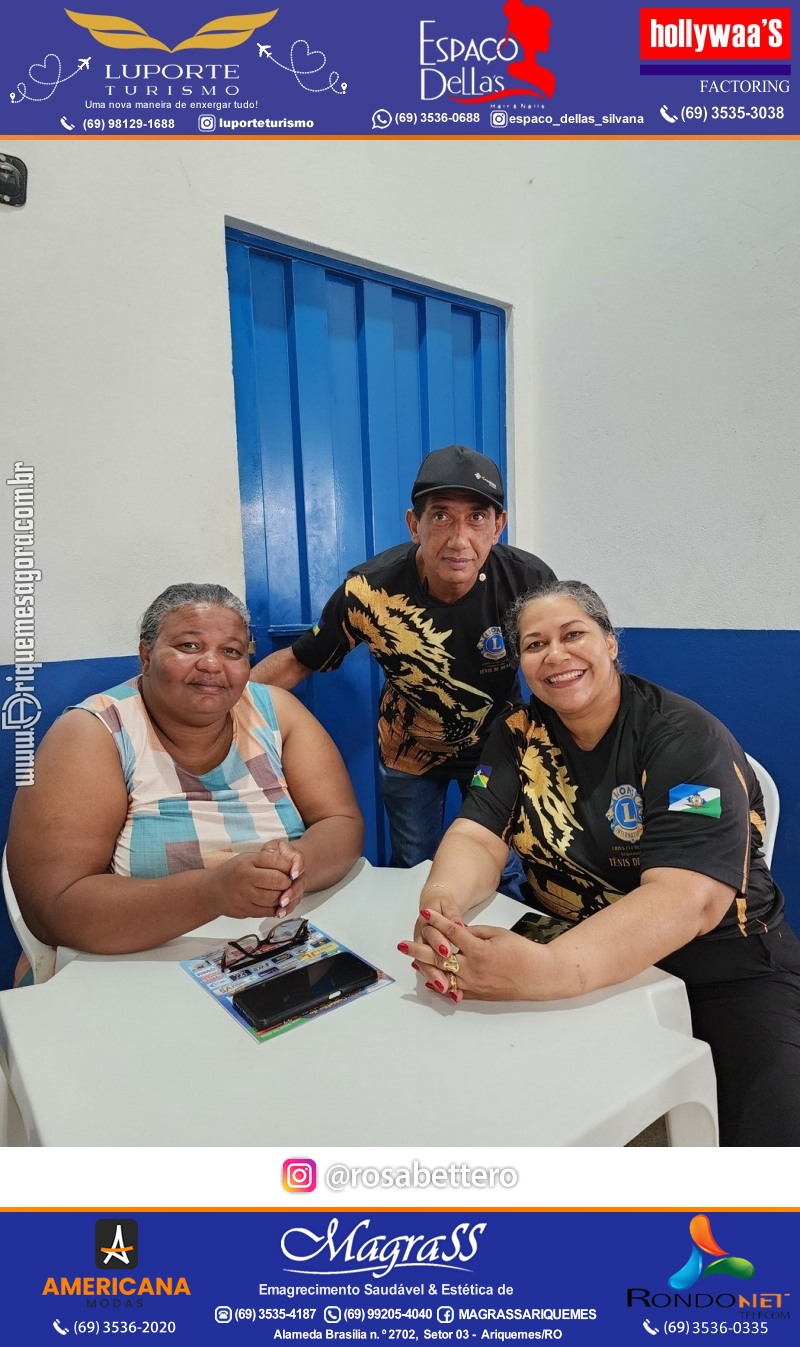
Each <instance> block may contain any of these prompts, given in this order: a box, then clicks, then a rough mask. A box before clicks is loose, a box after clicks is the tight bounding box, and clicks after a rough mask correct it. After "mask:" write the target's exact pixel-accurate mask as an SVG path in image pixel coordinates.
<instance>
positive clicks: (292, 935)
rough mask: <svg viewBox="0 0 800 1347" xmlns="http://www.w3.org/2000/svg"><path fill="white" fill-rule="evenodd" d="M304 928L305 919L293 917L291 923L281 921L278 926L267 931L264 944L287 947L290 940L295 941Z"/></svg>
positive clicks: (263, 938)
mask: <svg viewBox="0 0 800 1347" xmlns="http://www.w3.org/2000/svg"><path fill="white" fill-rule="evenodd" d="M304 926H305V919H304V918H303V917H293V918H292V919H291V920H290V921H279V922H278V924H277V926H273V927H272V928H271V930H269V931H265V932H264V934H263V936H262V937H261V939H262V941H263V942H264V943H268V944H270V945H285V944H286V942H287V941H288V940H295V939H296V938H297V936H298V935H299V934H300V932H301V931H302V929H303V927H304Z"/></svg>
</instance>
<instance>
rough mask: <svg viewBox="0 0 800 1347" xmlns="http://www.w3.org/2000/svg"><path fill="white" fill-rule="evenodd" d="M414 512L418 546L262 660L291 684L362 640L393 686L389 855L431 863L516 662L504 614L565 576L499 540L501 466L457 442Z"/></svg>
mask: <svg viewBox="0 0 800 1347" xmlns="http://www.w3.org/2000/svg"><path fill="white" fill-rule="evenodd" d="M411 500H412V508H411V509H410V510H409V511H408V513H407V514H406V523H407V524H408V527H409V530H410V532H411V538H412V542H411V543H402V544H400V546H398V547H390V548H389V549H388V550H387V551H386V552H381V553H379V555H378V556H376V557H373V558H372V560H371V561H365V562H363V563H362V564H361V565H360V566H354V567H353V569H352V570H351V571H350V573H349V574H348V576H347V579H346V580H345V582H344V584H342V585H340V586H339V588H338V589H337V590H336V592H335V594H333V595H332V596H331V598H330V599H329V600H328V602H327V603H326V605H325V608H324V610H323V613H322V616H321V618H320V620H319V622H318V623H317V625H316V626H315V627H312V628H311V630H310V631H308V632H306V633H305V635H303V636H301V637H300V638H299V640H297V641H295V643H294V645H293V646H291V647H290V648H288V649H286V650H278V651H275V653H274V654H272V655H268V656H267V657H266V659H263V660H261V662H260V663H259V664H257V665H256V667H255V668H254V669H253V671H252V674H251V677H252V678H253V679H254V681H255V682H261V683H273V684H277V685H278V686H279V687H285V688H292V687H295V686H296V684H297V683H299V682H301V680H302V679H303V678H305V677H306V676H307V675H308V674H309V673H312V672H319V673H327V672H328V671H329V670H331V669H336V668H338V667H339V665H340V664H341V662H342V660H343V659H344V657H345V655H347V654H348V653H349V651H350V650H352V649H353V647H354V645H356V644H357V642H359V641H364V642H366V644H367V646H368V647H369V650H370V652H371V654H373V655H374V656H375V658H376V659H377V661H378V663H379V664H380V665H381V667H382V669H383V671H384V674H385V676H386V681H385V682H384V685H383V691H382V694H381V701H380V708H379V711H378V743H379V749H380V779H381V793H382V795H383V802H384V805H385V807H386V812H387V814H388V817H389V829H390V832H391V838H392V858H391V864H392V865H396V866H412V865H416V864H417V863H418V862H419V861H422V860H425V859H428V858H430V857H431V856H432V855H433V853H434V851H435V850H436V847H437V846H438V844H439V841H440V839H441V836H442V828H443V823H444V803H445V796H446V794H447V787H448V785H449V783H450V782H451V781H453V780H454V781H456V782H457V783H458V786H459V789H460V790H461V792H462V794H463V793H464V792H465V791H466V789H467V787H468V786H469V784H470V781H471V780H472V778H473V775H475V773H476V769H477V768H478V766H479V765H480V747H481V744H482V743H483V740H484V738H485V736H486V732H487V730H488V729H489V726H490V725H491V723H492V721H493V720H494V718H495V717H496V716H497V714H498V713H499V712H500V711H501V710H502V708H503V705H504V704H505V702H506V701H507V700H508V699H509V698H510V697H513V696H514V695H516V691H517V688H516V673H517V670H516V666H515V665H514V664H513V663H512V661H511V660H510V659H509V656H508V654H507V652H506V648H505V644H504V641H503V632H502V618H503V614H504V613H505V611H506V609H507V608H508V607H509V605H510V604H511V603H512V602H513V600H514V599H515V598H516V597H517V595H518V594H520V593H521V592H522V591H523V590H525V589H531V588H534V587H536V586H537V585H539V584H542V583H543V582H544V581H545V580H549V579H554V578H555V577H554V575H553V572H552V571H551V570H550V567H549V566H546V565H545V563H544V562H543V561H540V560H539V558H538V557H535V556H533V555H532V554H531V553H530V552H523V551H521V550H520V549H519V548H518V547H508V546H506V545H504V544H503V543H498V541H497V540H498V538H499V537H500V534H501V533H502V531H503V529H504V527H505V523H506V511H505V505H504V498H503V482H502V478H501V476H500V470H499V468H498V467H497V464H496V463H494V462H492V460H491V459H490V458H486V457H485V456H484V455H483V454H478V453H476V452H475V450H474V449H466V448H464V447H463V446H462V445H460V444H452V445H449V446H448V447H447V448H446V449H435V450H434V451H433V453H430V454H428V456H427V458H425V459H424V460H423V463H422V466H421V467H420V470H419V472H418V474H417V479H416V481H415V482H414V486H413V488H412V491H411Z"/></svg>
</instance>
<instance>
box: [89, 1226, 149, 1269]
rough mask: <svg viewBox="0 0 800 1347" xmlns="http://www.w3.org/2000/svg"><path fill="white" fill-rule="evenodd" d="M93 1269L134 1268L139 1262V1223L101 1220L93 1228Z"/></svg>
mask: <svg viewBox="0 0 800 1347" xmlns="http://www.w3.org/2000/svg"><path fill="white" fill-rule="evenodd" d="M94 1261H95V1267H99V1268H105V1269H111V1270H112V1271H114V1270H116V1269H118V1268H134V1267H136V1266H137V1264H138V1262H139V1223H138V1221H132V1220H130V1219H127V1218H126V1219H124V1220H117V1219H116V1218H115V1217H112V1218H111V1219H103V1220H101V1221H96V1222H95V1227H94Z"/></svg>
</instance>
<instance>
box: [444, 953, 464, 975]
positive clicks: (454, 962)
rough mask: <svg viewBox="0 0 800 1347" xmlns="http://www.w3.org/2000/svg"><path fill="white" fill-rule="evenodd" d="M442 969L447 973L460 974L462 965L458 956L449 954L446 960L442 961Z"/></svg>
mask: <svg viewBox="0 0 800 1347" xmlns="http://www.w3.org/2000/svg"><path fill="white" fill-rule="evenodd" d="M442 968H443V969H444V971H445V973H458V972H459V970H460V968H461V965H460V963H459V962H458V955H457V954H448V956H447V958H446V959H443V960H442Z"/></svg>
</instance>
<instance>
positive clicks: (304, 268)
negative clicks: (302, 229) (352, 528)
mask: <svg viewBox="0 0 800 1347" xmlns="http://www.w3.org/2000/svg"><path fill="white" fill-rule="evenodd" d="M292 295H293V328H294V358H295V390H294V397H295V405H294V409H293V411H294V419H295V423H296V426H297V434H298V442H299V449H300V455H301V459H302V484H303V485H302V493H303V498H302V506H303V515H304V519H305V531H306V537H307V538H308V539H309V544H310V545H309V547H308V590H309V598H310V603H311V612H312V613H318V612H319V611H320V609H321V608H322V606H323V604H324V602H325V600H326V598H327V597H328V594H329V593H330V589H331V586H330V576H331V575H335V574H337V571H338V563H339V549H338V547H337V545H336V532H335V529H334V528H333V527H332V522H331V514H332V501H331V484H332V482H333V471H334V465H333V441H332V434H331V388H330V365H329V359H328V321H327V306H326V303H325V272H324V270H323V268H322V267H319V266H310V265H309V264H308V263H306V262H294V263H293V264H292Z"/></svg>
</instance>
